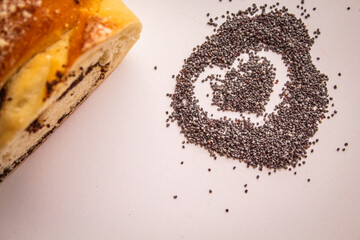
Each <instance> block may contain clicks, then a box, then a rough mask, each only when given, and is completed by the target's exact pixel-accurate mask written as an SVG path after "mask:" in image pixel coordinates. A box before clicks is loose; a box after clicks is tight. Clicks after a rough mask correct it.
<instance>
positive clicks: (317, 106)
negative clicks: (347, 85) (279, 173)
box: [169, 1, 328, 175]
mask: <svg viewBox="0 0 360 240" xmlns="http://www.w3.org/2000/svg"><path fill="white" fill-rule="evenodd" d="M302 4H303V1H302ZM302 8H303V7H302ZM260 9H261V7H260ZM258 11H259V8H258V7H257V6H256V5H254V6H253V7H252V8H251V7H250V8H249V9H247V10H245V11H239V12H238V13H236V14H231V15H229V16H227V19H226V21H225V22H224V23H223V24H222V25H221V27H219V28H218V29H217V30H216V33H215V34H214V35H211V36H208V37H206V41H205V42H204V43H203V44H202V45H201V46H197V48H196V50H195V51H193V52H192V53H191V55H190V56H189V58H188V59H186V60H185V61H184V65H183V67H182V69H181V71H180V73H179V74H178V76H177V77H176V79H177V81H176V86H175V91H174V92H175V94H173V95H172V97H171V98H172V103H171V107H172V108H173V109H174V111H173V113H172V114H171V115H170V116H169V118H170V119H171V120H172V122H174V121H177V124H178V126H180V128H181V131H182V133H183V134H184V135H185V137H186V138H187V140H188V141H189V142H190V143H193V144H195V145H200V146H201V147H204V148H205V149H207V150H208V151H209V153H210V155H211V156H212V157H214V158H215V157H216V154H219V155H221V156H226V157H231V158H234V159H237V160H241V161H242V162H245V163H246V164H247V166H248V167H250V166H251V167H253V168H257V167H259V170H260V171H261V169H262V167H267V168H269V169H287V168H288V166H293V167H295V166H296V165H297V164H298V162H299V161H300V160H301V159H302V158H306V154H304V152H305V149H306V146H307V145H308V144H307V143H308V140H309V139H310V138H311V137H313V136H314V134H315V133H316V131H317V129H318V124H320V123H321V119H323V118H324V117H325V113H326V112H327V110H326V108H327V105H328V92H327V85H326V82H327V81H328V77H327V76H326V75H324V74H322V73H321V72H319V71H318V70H317V69H316V66H314V65H313V64H312V63H311V55H310V49H311V47H312V46H313V44H314V39H313V38H311V37H310V36H309V34H308V30H307V29H306V26H305V24H304V23H303V21H302V20H301V19H298V18H296V17H295V15H292V14H290V13H288V9H287V8H285V7H284V8H282V9H276V11H275V10H272V11H270V12H264V11H263V12H262V14H258V15H255V13H257V12H258ZM249 15H251V17H250V16H249ZM303 15H304V13H303ZM307 16H308V15H307ZM212 21H213V20H212ZM210 22H211V20H210ZM239 26H241V29H242V31H238V28H239ZM278 29H282V31H278ZM254 32H256V34H254ZM318 34H320V31H317V35H318ZM317 35H316V36H315V38H317ZM288 39H291V48H290V47H289V46H290V44H289V43H288V42H287V40H288ZM262 50H265V51H268V50H271V51H273V52H275V53H278V54H280V55H282V58H283V59H284V62H285V65H286V66H287V67H288V72H289V77H290V81H289V83H288V84H287V85H286V87H284V89H283V92H282V93H281V94H280V97H281V98H282V99H283V101H282V102H281V103H280V104H279V105H278V106H277V109H276V110H279V111H277V112H276V113H271V114H268V115H266V116H265V114H264V112H265V105H266V104H267V101H268V99H269V96H270V94H271V91H272V88H273V84H274V82H275V81H274V80H275V79H274V78H275V71H276V70H275V68H274V67H273V65H272V64H271V62H270V61H269V60H267V59H266V58H265V57H261V58H260V57H259V56H257V55H256V53H257V52H259V51H262ZM253 52H254V53H253ZM240 54H248V55H249V60H248V61H247V62H240V63H239V64H238V66H236V67H234V68H233V69H232V64H233V62H234V61H235V60H236V59H237V58H238V56H239V55H240ZM208 56H211V58H210V57H208ZM260 62H261V63H262V64H259V63H260ZM214 66H216V67H219V68H220V69H221V68H222V69H228V72H227V73H226V75H225V76H223V77H219V76H217V75H209V76H208V77H207V78H205V79H204V81H209V82H210V86H211V88H212V90H213V94H212V105H215V106H217V107H218V111H233V112H240V113H244V112H250V113H255V114H257V115H258V116H262V117H264V122H265V123H264V124H263V125H262V126H258V125H256V124H254V123H252V122H251V121H250V120H248V119H245V118H241V117H240V118H239V119H229V118H225V117H223V118H220V119H212V118H209V117H208V113H207V112H205V111H204V110H203V109H202V108H201V106H199V104H198V99H197V98H196V96H195V93H194V91H193V89H194V85H193V84H194V82H195V81H196V80H197V79H198V78H199V75H200V73H202V72H203V71H204V70H205V69H206V68H207V67H209V68H212V67H214ZM243 75H245V76H246V77H247V79H257V80H258V81H249V82H245V81H244V80H245V79H246V78H245V77H244V76H243ZM305 75H306V76H307V77H306V78H304V77H302V76H305ZM179 79H181V81H180V80H179ZM237 79H239V81H237ZM199 80H200V81H201V79H199ZM240 82H242V85H240ZM215 83H222V84H215ZM255 83H257V84H255ZM324 83H325V84H324ZM298 86H300V87H298ZM306 86H311V87H306ZM230 90H231V91H230ZM314 92H316V94H314ZM294 103H296V104H294ZM309 110H311V111H310V112H309ZM295 115H296V116H297V117H299V121H293V119H292V118H291V116H295ZM309 126H310V127H309ZM294 128H295V129H297V131H296V134H294V133H293V129H294ZM239 132H241V134H238V133H239ZM300 136H301V137H300ZM244 143H245V144H244ZM264 150H265V151H264ZM270 174H271V173H270V172H269V175H270Z"/></svg>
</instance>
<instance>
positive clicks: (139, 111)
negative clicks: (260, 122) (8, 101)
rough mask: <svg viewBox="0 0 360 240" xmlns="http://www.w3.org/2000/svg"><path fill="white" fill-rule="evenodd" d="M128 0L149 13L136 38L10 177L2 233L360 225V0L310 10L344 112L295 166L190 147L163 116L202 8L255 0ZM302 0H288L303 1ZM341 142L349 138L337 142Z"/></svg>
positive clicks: (292, 234) (219, 10) (53, 235)
mask: <svg viewBox="0 0 360 240" xmlns="http://www.w3.org/2000/svg"><path fill="white" fill-rule="evenodd" d="M126 2H127V4H128V5H129V6H130V7H131V9H132V10H133V11H134V12H135V13H136V14H137V15H138V16H139V17H140V18H141V20H142V22H143V25H144V29H143V33H142V36H141V39H140V41H139V42H138V43H137V44H136V45H135V47H134V48H133V49H132V50H131V52H130V53H129V55H128V56H127V57H126V59H125V60H124V61H123V63H122V64H121V65H120V67H119V68H118V69H117V70H116V71H115V72H114V73H113V75H112V76H111V77H110V78H108V79H107V81H105V83H104V84H103V85H102V86H101V87H100V88H99V89H98V90H97V91H96V92H95V93H94V94H93V95H92V96H91V97H90V98H89V99H88V100H87V101H86V102H85V103H84V104H83V105H82V106H81V107H80V108H79V109H78V110H77V111H76V112H75V113H74V114H73V115H72V116H71V117H70V118H69V119H68V120H66V121H65V123H64V124H63V126H62V127H61V128H59V129H58V130H57V131H56V132H55V133H54V134H53V135H52V136H50V138H49V139H48V140H47V141H46V143H44V144H43V145H42V146H41V147H40V149H39V150H37V151H36V152H35V153H34V154H32V156H31V157H29V158H28V159H27V160H26V161H25V162H24V163H23V164H22V166H20V168H18V169H17V170H16V171H15V172H14V173H13V174H12V175H11V176H9V177H8V178H7V179H6V180H5V182H3V183H2V184H0V239H6V240H12V239H66V240H68V239H86V240H91V239H208V240H210V239H287V240H288V239H360V228H359V224H360V204H359V202H360V181H359V180H360V174H359V171H360V161H359V160H360V159H359V158H360V157H359V156H360V148H359V146H360V145H359V143H360V139H359V136H358V135H359V133H360V125H359V123H358V119H359V117H360V107H359V105H358V104H359V103H360V95H359V91H360V79H359V64H360V45H359V39H360V27H359V26H360V1H356V0H354V1H337V0H332V1H327V0H323V1H319V0H318V1H315V0H313V1H309V0H306V4H305V6H306V8H307V9H308V11H309V12H310V14H311V18H310V19H308V20H305V21H306V24H307V25H308V28H309V30H310V32H311V33H312V32H313V31H314V30H315V29H316V28H320V30H321V35H320V37H319V39H318V40H317V41H316V43H315V45H314V47H313V50H312V56H313V58H314V59H315V58H316V57H318V56H319V57H320V58H321V60H320V61H316V60H314V62H315V63H316V65H317V66H318V68H319V69H320V70H321V71H322V72H324V73H326V74H327V75H328V76H329V77H330V82H329V91H330V93H331V95H332V96H333V97H334V99H335V106H336V109H337V110H338V112H339V114H338V115H337V116H336V117H334V118H333V119H331V120H329V121H325V122H324V123H323V124H321V125H320V130H319V132H318V133H317V135H316V138H319V139H320V142H319V144H318V145H316V146H315V152H314V153H313V154H311V155H310V156H309V157H308V159H307V160H306V165H305V166H304V167H301V168H299V169H297V175H296V176H294V175H293V174H292V173H289V172H284V171H283V172H278V173H276V174H272V175H271V176H267V171H265V172H261V173H259V172H258V171H256V170H253V169H247V168H246V167H244V164H240V163H238V162H235V161H232V160H230V159H224V158H218V160H217V161H214V160H212V159H211V158H210V157H208V153H207V151H205V150H204V149H201V148H199V147H196V146H190V145H187V146H186V149H185V150H183V149H181V142H182V140H183V137H182V135H180V134H179V131H180V130H179V128H178V127H177V126H176V125H172V126H171V127H170V128H169V129H167V128H166V127H165V119H166V116H165V111H166V110H170V108H169V103H170V100H169V99H168V98H167V97H165V94H166V93H168V92H172V91H173V89H174V80H173V79H171V75H172V74H177V73H178V71H179V70H180V68H181V65H182V62H183V59H184V58H187V57H188V56H189V55H190V52H191V49H192V48H193V47H195V46H196V45H197V44H201V43H202V42H203V41H204V39H205V36H206V35H209V34H211V33H212V32H211V31H212V28H210V27H208V26H206V21H207V18H206V17H205V15H206V13H207V12H210V13H211V14H212V16H214V15H215V14H220V15H221V14H223V13H224V12H225V11H226V10H231V11H234V12H235V11H237V10H239V9H245V8H247V7H248V6H250V5H251V4H252V3H253V1H248V0H242V1H240V0H233V1H232V2H231V3H229V2H228V1H226V0H223V2H221V3H220V2H219V1H217V0H211V1H208V0H204V1H200V0H196V1H194V0H192V1H190V0H182V1H168V0H163V1H161V0H153V1H145V0H127V1H126ZM264 2H265V1H257V3H258V4H262V3H264ZM267 2H269V1H267ZM273 2H274V1H273ZM299 2H300V0H299V1H290V0H289V1H281V4H285V5H287V6H288V7H289V9H290V10H291V11H292V12H294V13H296V14H298V15H299V14H300V10H297V9H296V5H297V4H298V3H299ZM347 6H350V7H351V10H350V11H347V10H346V7H347ZM313 7H317V10H316V11H315V12H313V11H312V8H313ZM277 64H281V63H277ZM155 65H157V66H158V70H157V71H154V70H153V67H154V66H155ZM338 72H341V73H342V77H338V76H337V73H338ZM334 84H337V86H338V90H336V91H335V90H333V88H332V86H333V85H334ZM345 142H349V147H348V148H347V150H346V152H344V153H343V152H340V153H338V152H336V148H337V147H342V146H343V144H344V143H345ZM181 161H184V165H180V162H181ZM233 166H237V168H236V170H232V167H233ZM208 168H211V169H212V171H211V173H209V172H208V171H207V169H208ZM257 174H260V179H259V180H256V178H255V176H256V175H257ZM307 178H311V182H310V183H307V181H306V180H307ZM245 183H247V184H248V189H249V193H248V194H244V187H243V185H244V184H245ZM209 189H212V190H213V194H211V195H210V194H209V193H208V190H209ZM175 194H176V195H178V198H177V199H176V200H174V199H173V198H172V196H173V195H175ZM226 208H228V209H230V212H229V213H225V209H226Z"/></svg>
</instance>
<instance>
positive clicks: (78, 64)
mask: <svg viewBox="0 0 360 240" xmlns="http://www.w3.org/2000/svg"><path fill="white" fill-rule="evenodd" d="M58 2H60V3H58ZM52 3H54V4H52ZM11 4H12V3H9V6H7V10H6V11H8V12H7V14H8V19H10V20H11V21H10V20H9V22H10V23H9V25H13V24H17V25H19V26H24V20H22V21H19V22H17V20H16V18H14V17H13V15H12V14H13V13H10V12H9V11H10V10H9V9H12V10H13V9H14V8H13V7H11V6H12V5H11ZM14 4H15V5H16V3H14ZM21 6H23V5H21ZM24 9H27V10H24ZM28 9H35V10H33V11H32V12H31V11H29V10H28ZM1 11H3V12H4V9H0V16H1ZM17 11H20V13H17ZM23 11H29V12H30V13H32V16H29V17H28V21H29V22H30V23H33V24H34V22H33V21H35V22H39V21H41V20H39V19H40V18H43V20H44V22H45V23H47V24H48V25H46V29H45V30H44V31H45V32H46V33H47V34H43V35H42V34H41V33H42V31H41V30H42V29H43V28H44V25H43V24H39V23H38V24H35V25H31V26H32V27H31V28H24V29H25V33H24V34H23V36H20V37H18V38H16V37H15V38H14V37H13V36H5V37H2V38H1V36H0V49H1V48H3V50H4V51H2V52H1V51H0V65H2V66H3V67H2V69H1V68H0V69H1V70H2V71H1V72H0V77H1V78H0V84H1V85H0V86H1V90H0V182H1V181H2V180H3V178H4V177H5V176H7V175H8V174H9V173H10V172H11V171H12V170H14V169H15V167H16V166H18V165H19V164H20V163H21V162H22V161H23V160H24V159H25V158H26V157H27V156H28V155H29V154H31V153H32V152H33V151H34V150H35V149H36V148H37V147H38V146H39V145H40V144H41V143H42V142H44V141H45V139H46V138H47V137H48V136H49V134H51V133H52V132H53V131H54V130H55V129H56V128H57V127H58V126H59V125H60V124H61V123H62V122H63V121H64V120H65V119H66V118H67V117H68V116H69V115H70V114H71V113H72V112H73V111H74V110H75V109H76V107H77V106H79V104H80V103H82V102H83V101H84V100H85V99H86V98H87V97H88V96H89V95H90V94H91V92H92V91H93V90H94V89H95V88H96V87H97V86H99V84H101V82H102V81H103V80H104V79H105V78H106V77H107V76H108V75H109V74H110V73H111V72H112V71H113V70H114V69H115V68H116V66H117V65H118V64H119V63H120V62H121V61H122V59H123V58H124V57H125V56H126V54H127V52H128V51H129V50H130V48H131V47H132V46H133V44H134V43H135V42H136V41H137V39H138V38H139V35H140V32H141V23H140V22H139V20H138V19H137V17H136V16H135V15H134V14H133V13H132V12H131V11H130V10H129V9H128V8H127V7H126V6H125V5H124V4H123V3H122V2H121V1H120V0H83V1H78V0H64V1H52V0H42V1H39V0H35V1H31V3H30V4H29V5H25V7H23V8H21V7H20V6H18V5H16V11H15V12H16V13H17V14H23ZM62 12H64V15H65V16H66V18H63V17H62V16H63V15H61V13H62ZM65 12H66V13H65ZM69 12H70V13H69ZM46 13H47V15H46ZM44 14H45V15H46V16H45V15H44ZM25 15H26V14H25ZM15 17H16V16H15ZM11 18H14V19H11ZM34 18H35V20H34ZM49 19H50V20H49ZM58 21H60V23H59V22H58ZM25 22H26V19H25ZM5 23H6V22H5ZM25 25H26V23H25ZM12 27H13V26H12ZM0 28H1V27H0ZM9 28H10V27H9ZM37 28H39V29H37ZM26 31H28V32H26ZM44 31H43V32H44ZM26 36H29V38H30V39H36V40H37V41H31V40H30V42H31V44H25V45H26V47H24V48H23V54H18V55H17V52H18V50H17V48H19V46H18V45H19V44H18V41H20V43H21V41H25V40H26V39H24V37H26ZM1 42H3V44H2V45H1ZM4 42H5V44H4ZM29 45H30V46H29ZM9 47H12V49H13V50H11V49H8V48H9ZM20 48H21V46H20ZM33 49H36V50H37V51H36V52H35V53H34V51H33ZM11 52H12V53H13V55H11ZM29 53H31V54H29ZM6 54H8V55H7V56H8V57H9V59H10V60H12V65H11V64H10V65H11V67H7V66H5V65H6V64H1V63H6V62H9V61H5V60H4V59H6V58H5V57H4V56H5V55H6Z"/></svg>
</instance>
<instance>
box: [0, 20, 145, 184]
mask: <svg viewBox="0 0 360 240" xmlns="http://www.w3.org/2000/svg"><path fill="white" fill-rule="evenodd" d="M140 31H141V24H140V23H133V24H131V25H129V26H127V27H126V28H125V29H124V30H123V31H121V32H120V33H119V34H117V35H115V36H113V37H111V38H110V39H108V40H106V41H105V42H104V43H102V44H99V45H97V46H96V47H94V48H92V49H91V50H89V51H87V52H86V54H84V55H83V56H81V57H80V58H79V59H78V60H77V61H76V62H75V64H74V65H73V67H72V68H71V69H70V71H68V72H67V80H66V81H65V82H64V83H62V84H61V85H59V86H58V87H57V88H56V90H55V93H53V94H52V95H51V96H50V98H49V99H48V100H47V101H46V104H45V105H44V106H43V107H42V108H41V110H40V111H39V113H38V114H35V115H34V117H33V119H31V121H30V122H31V124H30V125H28V124H26V126H25V125H24V126H25V128H24V129H22V130H21V131H18V132H17V134H16V136H15V137H13V138H12V140H10V141H8V142H7V143H6V145H5V146H4V147H3V148H1V150H0V181H1V180H2V179H3V178H4V177H5V176H6V175H7V174H8V173H10V172H11V171H12V170H13V169H14V168H15V167H16V166H17V165H18V164H19V163H21V161H22V160H23V159H25V158H26V157H27V156H28V155H29V154H30V153H31V152H33V151H34V150H35V149H36V148H37V147H38V146H39V145H40V144H41V143H42V142H43V141H44V140H45V139H46V138H47V136H48V135H49V134H50V133H52V132H53V131H54V129H55V128H57V127H58V126H59V125H60V124H61V123H62V122H63V121H64V119H66V117H67V116H68V115H69V114H71V113H72V112H73V111H74V110H75V108H76V107H77V106H78V105H79V104H80V103H82V102H83V101H84V100H85V99H86V98H87V97H88V96H89V94H90V93H91V92H92V91H93V90H94V89H95V88H96V87H97V86H98V85H99V84H100V83H101V82H102V81H103V80H104V79H105V78H106V77H107V76H108V75H109V74H110V73H111V72H112V71H113V70H114V69H115V67H116V66H117V65H118V64H119V63H120V62H121V60H122V59H123V58H124V57H125V55H126V54H127V52H128V51H129V50H130V48H131V47H132V45H133V44H134V43H135V42H136V41H137V39H138V38H139V33H140Z"/></svg>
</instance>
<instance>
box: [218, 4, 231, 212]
mask: <svg viewBox="0 0 360 240" xmlns="http://www.w3.org/2000/svg"><path fill="white" fill-rule="evenodd" d="M220 2H221V0H220ZM225 212H227V213H228V212H229V209H225Z"/></svg>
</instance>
